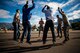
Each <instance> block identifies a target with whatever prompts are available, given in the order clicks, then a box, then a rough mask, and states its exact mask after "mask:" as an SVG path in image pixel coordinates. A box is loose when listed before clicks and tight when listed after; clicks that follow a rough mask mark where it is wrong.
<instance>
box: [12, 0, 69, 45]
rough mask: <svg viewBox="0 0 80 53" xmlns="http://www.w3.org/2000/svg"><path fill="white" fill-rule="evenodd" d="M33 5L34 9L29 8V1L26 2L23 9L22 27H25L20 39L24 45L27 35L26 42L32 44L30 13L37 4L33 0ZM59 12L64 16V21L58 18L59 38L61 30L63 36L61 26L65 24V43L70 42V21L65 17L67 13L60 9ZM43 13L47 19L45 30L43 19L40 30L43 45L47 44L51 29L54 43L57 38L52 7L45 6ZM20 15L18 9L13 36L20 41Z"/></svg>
mask: <svg viewBox="0 0 80 53" xmlns="http://www.w3.org/2000/svg"><path fill="white" fill-rule="evenodd" d="M32 4H33V6H32V7H28V1H27V2H26V4H25V5H24V6H23V9H22V12H23V15H22V25H23V33H22V36H21V39H20V42H21V43H23V39H24V36H26V35H27V37H26V42H27V43H29V44H31V42H30V37H31V24H30V21H29V20H30V18H31V15H32V13H30V11H31V10H32V9H34V8H35V3H34V1H33V0H32ZM58 11H59V13H60V14H61V15H62V19H60V17H59V15H57V18H58V27H57V28H58V29H57V30H58V36H59V30H60V33H61V36H60V37H62V30H61V25H62V23H61V22H63V29H64V30H63V32H64V37H65V39H64V42H66V41H68V40H69V29H68V26H69V24H68V21H67V17H66V15H65V13H64V12H63V11H62V9H60V8H59V7H58ZM42 12H43V13H44V14H45V18H46V22H45V26H44V28H43V24H44V22H43V21H42V18H41V21H40V22H39V24H40V30H39V35H40V31H41V30H42V31H43V38H42V41H43V44H45V43H46V38H47V33H48V30H49V28H50V29H51V32H52V38H53V39H52V41H53V43H54V42H55V41H56V36H55V31H54V18H53V16H52V10H51V9H50V7H49V6H48V5H45V6H44V7H43V9H42ZM19 15H20V10H19V9H17V10H16V14H15V16H14V20H13V26H14V36H13V39H14V40H16V41H18V39H19V37H20V31H19V27H20V18H19Z"/></svg>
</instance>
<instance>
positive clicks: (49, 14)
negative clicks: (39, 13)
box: [43, 9, 53, 21]
mask: <svg viewBox="0 0 80 53" xmlns="http://www.w3.org/2000/svg"><path fill="white" fill-rule="evenodd" d="M43 13H45V17H46V20H52V21H53V17H52V11H51V10H50V9H48V10H43Z"/></svg>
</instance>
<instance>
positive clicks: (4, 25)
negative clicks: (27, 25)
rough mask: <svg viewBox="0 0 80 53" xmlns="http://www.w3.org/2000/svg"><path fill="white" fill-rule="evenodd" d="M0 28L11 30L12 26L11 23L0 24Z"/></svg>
mask: <svg viewBox="0 0 80 53" xmlns="http://www.w3.org/2000/svg"><path fill="white" fill-rule="evenodd" d="M0 28H7V29H12V28H13V25H12V23H0Z"/></svg>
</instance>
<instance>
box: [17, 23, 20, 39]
mask: <svg viewBox="0 0 80 53" xmlns="http://www.w3.org/2000/svg"><path fill="white" fill-rule="evenodd" d="M19 27H20V24H18V32H17V38H18V39H19V37H20V28H19Z"/></svg>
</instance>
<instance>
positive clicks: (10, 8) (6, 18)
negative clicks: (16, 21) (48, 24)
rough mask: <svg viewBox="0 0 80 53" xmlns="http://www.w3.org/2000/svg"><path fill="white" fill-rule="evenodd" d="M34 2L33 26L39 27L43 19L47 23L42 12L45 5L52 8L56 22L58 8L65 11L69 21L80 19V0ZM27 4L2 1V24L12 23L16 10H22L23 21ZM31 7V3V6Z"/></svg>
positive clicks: (0, 6) (22, 1) (13, 0)
mask: <svg viewBox="0 0 80 53" xmlns="http://www.w3.org/2000/svg"><path fill="white" fill-rule="evenodd" d="M29 1H31V0H29ZM34 2H35V5H36V6H35V8H34V9H33V10H32V11H31V13H32V18H31V20H30V22H31V24H32V25H35V24H36V25H37V24H38V22H39V20H40V19H41V18H43V20H44V21H45V15H44V13H42V12H41V10H42V8H43V6H44V5H49V6H50V7H51V10H52V11H53V13H52V15H53V17H54V22H57V19H56V15H57V14H59V13H58V11H57V8H58V7H60V8H62V9H63V10H64V11H65V13H66V15H67V17H68V20H73V19H77V18H80V0H34ZM25 3H26V0H0V22H7V23H11V22H12V21H13V17H14V14H15V10H16V9H20V19H21V20H22V7H23V5H24V4H25ZM31 5H32V4H31V3H29V6H31ZM59 15H60V14H59ZM60 17H61V15H60ZM21 22H22V21H21Z"/></svg>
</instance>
